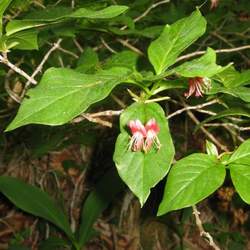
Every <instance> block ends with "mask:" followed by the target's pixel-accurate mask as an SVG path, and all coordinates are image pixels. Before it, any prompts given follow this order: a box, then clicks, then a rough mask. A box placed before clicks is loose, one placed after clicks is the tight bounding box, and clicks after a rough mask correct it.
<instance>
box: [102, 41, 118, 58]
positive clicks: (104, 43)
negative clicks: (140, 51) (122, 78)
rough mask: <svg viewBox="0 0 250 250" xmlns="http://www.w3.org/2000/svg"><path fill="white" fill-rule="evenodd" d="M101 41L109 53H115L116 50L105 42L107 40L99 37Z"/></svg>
mask: <svg viewBox="0 0 250 250" xmlns="http://www.w3.org/2000/svg"><path fill="white" fill-rule="evenodd" d="M101 42H102V44H103V46H104V47H105V48H106V49H107V50H109V51H110V52H111V53H113V54H116V53H117V51H115V50H114V49H112V48H111V47H110V46H109V45H108V44H107V42H106V41H105V40H104V38H103V37H101Z"/></svg>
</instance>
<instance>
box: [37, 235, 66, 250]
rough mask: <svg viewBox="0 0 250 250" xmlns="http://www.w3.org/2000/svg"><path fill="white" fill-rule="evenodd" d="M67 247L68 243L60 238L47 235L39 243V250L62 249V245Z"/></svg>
mask: <svg viewBox="0 0 250 250" xmlns="http://www.w3.org/2000/svg"><path fill="white" fill-rule="evenodd" d="M67 246H68V247H69V243H68V242H67V241H65V240H64V239H62V238H57V237H49V238H48V239H46V240H43V241H42V242H41V244H40V245H39V250H51V249H53V250H59V249H64V247H67Z"/></svg>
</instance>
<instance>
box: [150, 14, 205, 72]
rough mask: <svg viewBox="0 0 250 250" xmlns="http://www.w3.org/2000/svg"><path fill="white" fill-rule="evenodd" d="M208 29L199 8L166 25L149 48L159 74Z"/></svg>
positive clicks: (153, 63) (151, 59)
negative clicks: (187, 15)
mask: <svg viewBox="0 0 250 250" xmlns="http://www.w3.org/2000/svg"><path fill="white" fill-rule="evenodd" d="M205 30H206V20H205V18H204V17H203V16H202V15H201V13H200V11H199V10H196V11H194V12H193V13H192V14H191V15H190V16H189V17H186V18H183V19H180V20H179V21H177V22H176V23H174V24H172V25H170V26H169V25H166V26H165V28H164V30H163V32H162V33H161V35H160V37H159V38H158V39H156V40H155V41H153V42H152V43H151V44H150V46H149V48H148V57H149V60H150V62H151V64H152V65H153V66H154V69H155V72H156V74H157V75H159V74H161V73H163V72H164V71H165V70H166V69H167V68H168V67H169V66H171V65H172V64H174V63H175V61H176V59H177V57H178V56H179V55H180V53H181V52H183V51H184V50H185V49H186V48H187V47H189V46H190V45H191V44H192V43H193V42H195V41H196V40H197V39H198V38H199V37H200V36H202V35H203V34H204V32H205Z"/></svg>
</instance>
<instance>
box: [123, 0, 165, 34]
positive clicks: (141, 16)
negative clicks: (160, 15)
mask: <svg viewBox="0 0 250 250" xmlns="http://www.w3.org/2000/svg"><path fill="white" fill-rule="evenodd" d="M169 2H170V0H164V1H160V2H157V3H154V4H152V5H150V6H149V7H148V8H147V9H146V10H145V11H144V12H143V13H142V14H141V15H140V16H138V17H136V18H135V19H134V22H135V23H136V22H138V21H140V20H141V19H142V18H144V17H145V16H147V15H148V13H149V12H150V11H151V10H153V9H154V8H156V7H158V6H160V5H162V4H165V3H169ZM127 27H128V26H126V25H125V26H123V27H121V30H125V29H126V28H127Z"/></svg>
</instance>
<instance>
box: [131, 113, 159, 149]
mask: <svg viewBox="0 0 250 250" xmlns="http://www.w3.org/2000/svg"><path fill="white" fill-rule="evenodd" d="M128 127H129V129H130V131H131V133H132V137H131V139H130V142H129V149H130V150H132V151H135V152H136V151H141V150H143V151H144V152H145V153H147V152H148V151H149V150H150V149H151V148H152V147H153V146H156V148H157V149H160V147H161V143H160V141H159V138H158V136H157V134H158V133H159V132H160V127H159V126H158V124H157V122H156V120H155V119H154V118H152V119H150V120H149V121H148V122H147V123H146V125H145V126H143V124H142V123H141V121H140V120H138V119H137V120H131V121H129V123H128Z"/></svg>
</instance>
